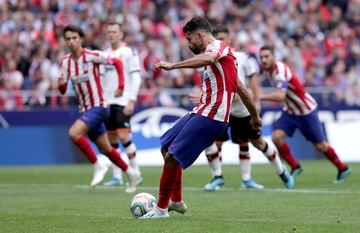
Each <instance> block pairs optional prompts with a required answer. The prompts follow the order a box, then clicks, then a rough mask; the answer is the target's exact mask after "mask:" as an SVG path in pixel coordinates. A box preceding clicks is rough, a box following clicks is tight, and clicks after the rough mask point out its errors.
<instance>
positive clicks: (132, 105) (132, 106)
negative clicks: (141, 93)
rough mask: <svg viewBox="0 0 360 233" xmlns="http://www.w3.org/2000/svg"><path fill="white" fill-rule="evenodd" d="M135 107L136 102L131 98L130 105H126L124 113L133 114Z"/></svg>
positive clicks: (126, 114)
mask: <svg viewBox="0 0 360 233" xmlns="http://www.w3.org/2000/svg"><path fill="white" fill-rule="evenodd" d="M134 109H135V102H134V101H132V100H130V101H129V103H128V105H126V106H125V107H124V110H123V113H124V115H125V116H131V115H132V114H133V112H134Z"/></svg>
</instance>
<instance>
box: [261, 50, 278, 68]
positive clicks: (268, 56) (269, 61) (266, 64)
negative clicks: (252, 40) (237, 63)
mask: <svg viewBox="0 0 360 233" xmlns="http://www.w3.org/2000/svg"><path fill="white" fill-rule="evenodd" d="M274 61H275V56H274V54H272V52H271V51H270V50H261V51H260V62H261V67H262V68H263V69H264V70H271V69H272V68H273V66H274V63H275V62H274Z"/></svg>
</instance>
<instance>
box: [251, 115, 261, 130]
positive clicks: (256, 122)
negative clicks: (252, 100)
mask: <svg viewBox="0 0 360 233" xmlns="http://www.w3.org/2000/svg"><path fill="white" fill-rule="evenodd" d="M250 124H251V126H252V128H253V129H254V130H261V127H262V120H261V118H260V117H259V116H257V117H251V121H250Z"/></svg>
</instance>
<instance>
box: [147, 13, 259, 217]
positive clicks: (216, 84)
mask: <svg viewBox="0 0 360 233" xmlns="http://www.w3.org/2000/svg"><path fill="white" fill-rule="evenodd" d="M183 32H184V33H185V35H186V39H187V41H188V44H189V48H190V50H191V51H192V52H193V53H194V54H196V56H194V57H193V58H190V59H187V60H184V61H180V62H177V63H168V62H164V61H161V62H159V63H157V64H156V65H155V66H156V67H157V68H161V69H164V70H172V69H179V68H199V67H204V72H203V78H202V96H201V101H200V103H199V104H198V105H197V106H196V107H195V108H194V109H193V110H192V111H191V112H190V113H189V114H187V115H185V116H183V117H182V118H181V119H180V120H179V121H177V123H176V124H175V125H174V126H173V127H172V128H170V129H169V130H168V131H167V132H165V133H164V134H163V135H162V136H161V138H160V142H161V153H162V155H163V156H164V160H165V163H164V167H163V172H162V175H161V178H160V189H159V198H158V203H157V207H155V208H153V209H152V210H151V211H150V212H148V213H147V214H145V215H143V216H142V217H141V218H143V219H147V218H166V217H169V213H168V211H172V210H173V211H176V212H179V213H182V214H183V213H185V212H186V210H187V206H186V204H185V202H184V201H183V200H182V186H181V180H182V169H186V168H187V167H189V166H191V164H193V163H194V161H195V160H196V159H197V158H198V157H199V155H200V153H201V152H202V151H203V150H204V149H205V148H206V147H208V146H210V145H211V144H212V143H213V142H214V141H215V139H217V138H218V137H219V136H220V135H221V134H222V133H223V132H224V131H225V130H226V128H227V123H228V121H229V115H230V106H231V102H232V100H233V98H234V96H235V93H236V92H237V93H238V94H239V95H240V97H241V99H242V101H243V103H244V104H245V106H246V107H247V108H248V109H249V112H250V114H251V124H252V126H253V127H254V128H256V129H260V128H261V124H262V123H261V119H260V117H259V115H258V112H257V111H256V108H255V104H254V102H253V100H252V98H251V97H250V95H249V94H248V92H247V90H246V88H245V87H244V85H243V84H242V83H241V82H238V80H237V70H236V60H235V57H234V56H233V54H232V53H231V50H230V48H229V47H228V46H227V45H226V44H225V43H224V42H221V41H219V40H216V39H215V38H214V37H213V36H212V30H211V26H210V24H209V22H208V21H207V20H206V19H205V18H202V17H194V18H192V19H191V20H190V21H189V22H187V24H186V25H185V27H184V28H183Z"/></svg>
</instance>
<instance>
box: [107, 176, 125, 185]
mask: <svg viewBox="0 0 360 233" xmlns="http://www.w3.org/2000/svg"><path fill="white" fill-rule="evenodd" d="M104 185H105V186H106V187H112V186H121V185H123V181H122V180H121V179H119V178H116V177H113V178H111V180H109V181H107V182H106V183H105V184H104Z"/></svg>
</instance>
